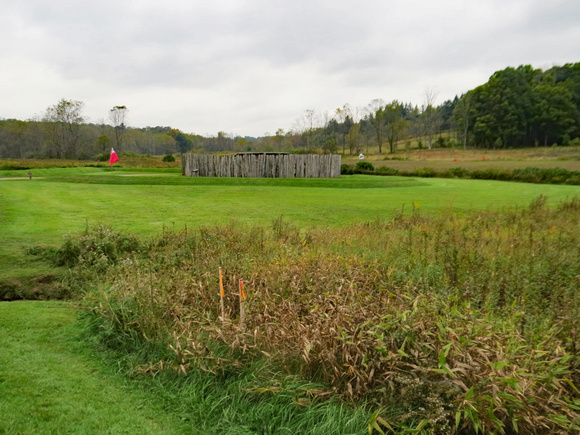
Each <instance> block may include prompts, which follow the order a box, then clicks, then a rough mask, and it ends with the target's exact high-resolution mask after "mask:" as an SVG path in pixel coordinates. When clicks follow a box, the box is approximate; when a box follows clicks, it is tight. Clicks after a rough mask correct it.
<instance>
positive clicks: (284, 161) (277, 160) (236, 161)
mask: <svg viewBox="0 0 580 435" xmlns="http://www.w3.org/2000/svg"><path fill="white" fill-rule="evenodd" d="M340 163H341V157H340V156H339V155H334V154H324V155H318V154H281V153H280V154H278V153H247V154H245V153H240V154H235V155H224V156H216V155H210V154H193V153H187V154H182V156H181V173H182V174H183V175H187V176H189V177H246V178H333V177H340Z"/></svg>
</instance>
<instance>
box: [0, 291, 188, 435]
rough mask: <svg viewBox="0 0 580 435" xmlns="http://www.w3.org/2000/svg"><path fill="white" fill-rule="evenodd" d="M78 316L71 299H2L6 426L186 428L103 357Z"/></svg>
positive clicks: (1, 385) (34, 429) (0, 399)
mask: <svg viewBox="0 0 580 435" xmlns="http://www.w3.org/2000/svg"><path fill="white" fill-rule="evenodd" d="M76 320H77V310H76V309H74V308H73V307H72V306H71V305H70V303H64V302H49V303H42V302H4V303H1V304H0V349H2V351H1V352H0V416H1V418H0V433H6V434H15V433H23V434H24V433H87V434H88V433H103V432H107V433H144V434H145V433H147V434H159V433H167V434H171V433H186V432H187V431H186V428H187V426H186V425H184V424H183V422H182V421H180V420H179V419H178V418H172V416H171V415H170V414H168V413H167V412H166V411H164V410H162V409H161V406H160V404H159V403H155V401H154V400H153V398H152V397H151V396H150V395H148V394H146V393H144V392H139V391H138V390H137V389H135V388H131V385H130V383H129V382H128V381H127V379H125V378H124V377H123V376H121V375H119V374H116V373H115V371H114V370H112V367H106V366H105V365H103V364H102V363H100V362H99V359H98V358H95V355H94V354H93V353H92V351H91V349H90V346H88V345H87V344H83V343H82V342H81V341H80V339H79V337H80V334H81V329H80V328H79V326H78V324H77V323H76ZM39 350H41V352H39Z"/></svg>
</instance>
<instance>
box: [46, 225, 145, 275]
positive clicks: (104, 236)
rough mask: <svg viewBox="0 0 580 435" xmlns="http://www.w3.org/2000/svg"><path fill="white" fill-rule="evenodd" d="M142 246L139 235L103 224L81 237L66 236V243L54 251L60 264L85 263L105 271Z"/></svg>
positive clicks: (69, 265)
mask: <svg viewBox="0 0 580 435" xmlns="http://www.w3.org/2000/svg"><path fill="white" fill-rule="evenodd" d="M139 248H140V243H139V241H138V240H137V238H136V237H135V236H133V235H129V234H124V233H121V232H117V231H114V230H113V229H111V228H110V227H107V226H105V225H99V226H96V227H93V228H90V229H87V230H86V231H85V232H84V233H82V234H80V235H78V236H72V235H65V236H64V242H63V244H62V246H61V247H60V249H58V251H57V252H56V253H55V254H54V262H55V264H56V265H57V266H68V267H73V266H83V267H85V268H91V269H94V270H96V271H97V272H99V273H102V272H104V271H106V269H107V268H108V266H109V265H112V264H115V263H116V262H117V261H118V260H119V258H120V257H121V256H123V255H125V254H129V253H132V252H136V251H138V250H139Z"/></svg>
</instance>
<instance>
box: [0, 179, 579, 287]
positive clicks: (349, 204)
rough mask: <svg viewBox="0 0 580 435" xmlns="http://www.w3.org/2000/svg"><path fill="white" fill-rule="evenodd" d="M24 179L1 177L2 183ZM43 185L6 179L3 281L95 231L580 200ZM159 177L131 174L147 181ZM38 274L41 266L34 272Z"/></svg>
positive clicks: (367, 187)
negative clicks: (43, 252)
mask: <svg viewBox="0 0 580 435" xmlns="http://www.w3.org/2000/svg"><path fill="white" fill-rule="evenodd" d="M15 172H16V174H20V175H22V172H21V171H0V178H4V177H12V176H15ZM33 174H34V176H38V177H44V178H42V179H37V180H28V179H23V180H17V181H14V180H4V181H0V226H1V228H2V244H1V246H0V264H1V266H0V278H10V277H18V276H26V275H29V274H30V273H31V272H34V273H35V274H38V273H48V272H49V269H47V266H46V265H44V264H43V263H42V262H36V263H35V262H34V261H33V260H34V257H32V256H30V255H26V254H25V252H26V250H27V249H28V248H30V247H32V246H35V245H50V246H56V245H58V244H59V243H60V242H61V240H62V236H63V235H64V234H67V233H71V232H73V233H74V232H79V231H82V230H83V229H84V228H85V226H86V225H94V224H100V223H103V224H107V225H112V226H114V227H115V228H118V229H122V230H126V231H130V232H135V233H142V234H153V233H155V232H158V231H161V230H162V229H163V227H164V226H165V227H172V226H175V227H176V228H184V227H185V226H186V225H187V226H189V227H192V226H194V227H195V226H200V225H208V224H210V225H211V224H216V223H224V222H227V221H230V220H233V219H236V220H239V221H241V222H248V223H270V222H271V221H272V220H273V219H274V218H277V217H279V216H280V215H283V216H284V217H285V218H287V219H289V220H290V221H292V222H293V223H295V224H297V225H300V226H301V227H313V226H346V225H349V224H351V223H353V222H361V221H371V220H375V219H388V218H390V217H392V216H393V215H394V214H395V213H398V212H400V211H401V210H404V211H405V212H407V213H408V212H410V211H411V210H412V209H413V208H416V209H418V210H420V211H421V212H422V213H441V212H443V211H446V210H453V211H456V212H459V213H461V212H466V211H470V210H476V209H487V208H491V209H501V208H505V207H515V206H520V207H523V206H526V205H527V204H529V203H530V201H531V200H532V199H534V198H536V197H538V196H539V195H546V196H547V197H548V198H549V203H550V204H555V203H557V202H559V201H561V200H563V199H565V198H569V197H572V196H574V195H577V194H579V193H580V188H579V187H577V186H562V185H534V184H525V183H507V182H497V181H478V180H455V179H421V178H409V177H373V176H364V175H356V176H343V177H341V178H339V179H331V180H321V179H310V180H307V179H282V180H276V179H223V178H222V179H219V178H189V177H182V176H181V175H180V172H179V169H176V168H174V169H145V168H134V169H119V168H117V169H115V170H113V171H111V170H109V168H66V169H62V168H55V169H37V170H34V171H33ZM143 174H147V175H149V176H126V175H143ZM31 268H32V269H31Z"/></svg>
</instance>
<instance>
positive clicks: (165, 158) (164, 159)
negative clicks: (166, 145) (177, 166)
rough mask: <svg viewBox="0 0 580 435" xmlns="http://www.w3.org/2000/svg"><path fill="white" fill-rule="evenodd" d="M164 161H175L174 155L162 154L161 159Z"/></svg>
mask: <svg viewBox="0 0 580 435" xmlns="http://www.w3.org/2000/svg"><path fill="white" fill-rule="evenodd" d="M162 160H163V161H164V162H174V161H175V157H173V154H166V155H164V156H163V159H162Z"/></svg>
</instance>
